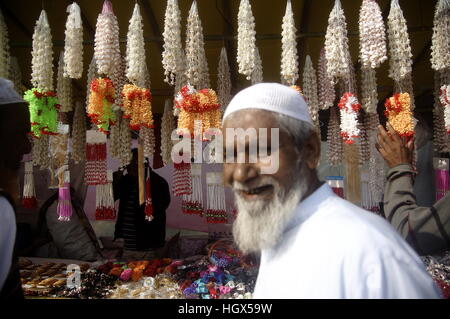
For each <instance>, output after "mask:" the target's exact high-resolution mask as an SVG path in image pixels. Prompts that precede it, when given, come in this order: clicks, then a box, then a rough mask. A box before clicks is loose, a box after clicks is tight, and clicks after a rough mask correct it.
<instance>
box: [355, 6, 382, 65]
mask: <svg viewBox="0 0 450 319" xmlns="http://www.w3.org/2000/svg"><path fill="white" fill-rule="evenodd" d="M359 60H360V62H361V66H362V67H364V68H369V67H370V68H372V69H375V68H378V67H379V66H380V65H381V63H383V62H384V61H386V60H387V56H386V30H385V28H384V22H383V17H382V15H381V10H380V6H379V5H378V3H377V2H376V0H363V2H362V5H361V9H360V11H359Z"/></svg>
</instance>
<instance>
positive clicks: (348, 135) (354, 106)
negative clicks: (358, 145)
mask: <svg viewBox="0 0 450 319" xmlns="http://www.w3.org/2000/svg"><path fill="white" fill-rule="evenodd" d="M338 106H339V109H340V110H341V112H340V113H341V125H340V127H341V136H342V138H343V140H344V143H346V144H353V143H354V142H355V138H357V137H359V133H360V131H359V129H358V112H359V110H360V109H361V104H359V102H358V99H357V98H356V96H355V95H354V94H353V93H350V92H346V93H344V95H343V96H342V97H341V100H340V101H339V104H338Z"/></svg>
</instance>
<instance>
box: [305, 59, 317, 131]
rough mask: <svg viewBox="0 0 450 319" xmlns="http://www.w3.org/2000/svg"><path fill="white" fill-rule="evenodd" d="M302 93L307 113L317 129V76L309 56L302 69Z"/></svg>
mask: <svg viewBox="0 0 450 319" xmlns="http://www.w3.org/2000/svg"><path fill="white" fill-rule="evenodd" d="M302 88H303V95H304V97H305V99H306V103H307V104H308V107H309V114H310V115H311V119H312V121H313V123H314V125H315V126H316V128H317V129H320V126H319V99H318V96H317V77H316V71H315V70H314V66H313V63H312V61H311V57H310V56H309V55H307V56H306V60H305V67H304V69H303V87H302Z"/></svg>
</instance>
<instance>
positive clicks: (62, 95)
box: [56, 51, 73, 112]
mask: <svg viewBox="0 0 450 319" xmlns="http://www.w3.org/2000/svg"><path fill="white" fill-rule="evenodd" d="M56 94H57V96H58V102H59V105H60V106H61V107H60V109H59V111H60V112H70V111H72V110H73V105H72V103H73V101H72V80H71V79H70V78H66V77H64V51H61V53H60V55H59V62H58V81H57V83H56Z"/></svg>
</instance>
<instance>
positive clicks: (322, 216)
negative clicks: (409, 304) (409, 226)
mask: <svg viewBox="0 0 450 319" xmlns="http://www.w3.org/2000/svg"><path fill="white" fill-rule="evenodd" d="M439 297H440V293H439V290H438V288H437V287H436V285H435V284H434V283H433V281H432V279H431V277H430V276H429V275H428V273H427V272H426V270H425V267H424V265H423V263H422V261H421V260H420V258H419V257H418V256H417V254H416V253H415V252H414V251H413V249H412V248H411V247H410V246H409V245H408V243H406V241H404V240H403V238H401V237H400V235H399V234H397V232H396V231H395V230H394V229H393V228H392V227H391V225H389V224H388V222H387V221H385V220H384V219H383V218H381V217H379V216H377V215H375V214H373V213H370V212H367V211H365V210H363V209H361V208H359V207H357V206H355V205H353V204H352V203H350V202H348V201H345V200H343V199H341V198H340V197H338V196H336V195H335V194H334V193H333V191H332V190H331V188H330V187H329V186H328V185H326V184H324V185H322V186H321V187H320V188H319V189H317V190H316V191H315V192H314V193H313V194H311V195H310V196H308V197H307V198H306V199H305V200H304V201H302V202H301V203H300V204H299V205H298V206H297V208H296V211H295V213H294V217H293V219H292V220H291V221H290V223H289V224H288V225H287V227H286V228H285V232H284V234H283V237H282V239H281V241H280V242H279V243H278V244H277V245H276V246H275V247H273V248H272V249H267V250H263V251H262V253H261V266H260V270H259V274H258V279H257V281H256V287H255V292H254V298H311V299H315V298H333V299H334V298H439Z"/></svg>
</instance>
